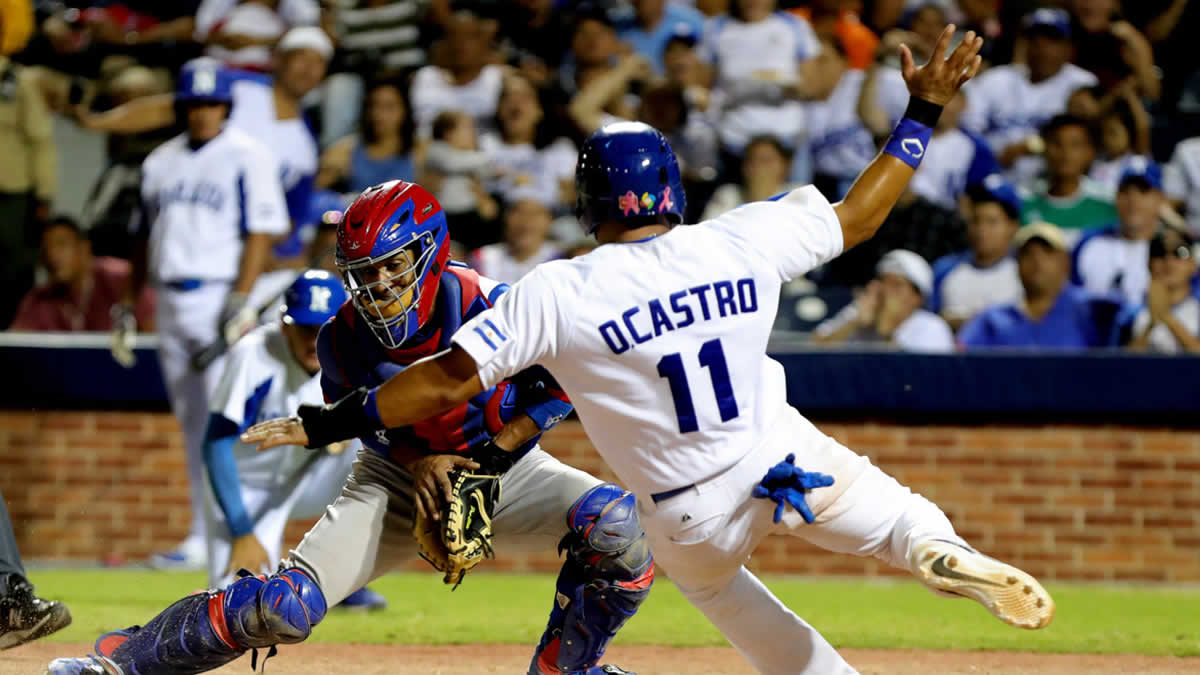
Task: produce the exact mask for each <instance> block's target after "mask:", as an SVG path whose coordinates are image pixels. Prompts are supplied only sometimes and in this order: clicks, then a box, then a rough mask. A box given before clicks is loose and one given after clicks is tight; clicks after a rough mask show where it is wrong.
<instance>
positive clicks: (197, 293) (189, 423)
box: [115, 62, 289, 558]
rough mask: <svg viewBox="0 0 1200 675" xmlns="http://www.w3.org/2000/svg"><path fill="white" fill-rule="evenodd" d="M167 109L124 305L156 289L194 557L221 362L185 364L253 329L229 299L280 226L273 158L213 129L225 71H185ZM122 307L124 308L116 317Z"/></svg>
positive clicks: (282, 214)
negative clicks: (165, 137)
mask: <svg viewBox="0 0 1200 675" xmlns="http://www.w3.org/2000/svg"><path fill="white" fill-rule="evenodd" d="M176 100H177V102H178V105H180V106H181V107H183V108H186V114H187V121H188V131H187V132H186V133H183V134H180V135H179V136H176V137H175V138H173V139H171V140H169V141H167V142H166V143H164V144H162V145H161V146H159V147H158V148H157V149H155V150H154V152H152V153H150V156H149V157H147V158H146V161H145V162H144V164H143V165H142V172H143V175H142V199H143V202H144V204H145V212H146V222H145V226H146V227H148V229H149V240H148V244H147V255H146V256H144V257H140V258H138V259H136V260H135V268H134V283H133V284H131V286H132V287H133V288H132V289H131V293H133V294H134V295H132V296H131V297H137V295H136V294H137V293H140V291H141V288H140V287H141V285H142V283H144V282H145V281H147V273H148V275H149V279H148V281H149V282H150V283H153V284H154V285H155V286H157V287H158V293H157V307H156V312H157V321H158V334H159V361H160V363H161V365H162V369H163V377H164V379H165V380H166V385H167V393H168V396H169V397H170V400H171V410H172V411H173V412H174V413H175V416H176V417H177V418H178V419H179V423H180V426H181V427H182V428H183V433H184V442H185V445H186V448H187V459H188V481H189V485H190V489H191V496H192V523H191V531H190V533H189V536H188V540H187V541H186V542H185V546H184V547H182V548H183V549H186V550H190V551H191V552H192V557H193V558H196V557H199V556H198V555H197V553H199V554H200V555H202V552H203V550H204V537H205V535H204V532H205V519H204V515H203V514H204V510H205V503H206V499H207V498H206V492H207V488H206V486H205V479H204V459H203V452H202V443H201V441H202V439H203V437H204V426H205V422H206V421H207V418H208V411H209V405H208V400H209V398H208V395H209V393H210V392H211V391H212V390H213V388H214V387H215V386H216V380H217V377H219V375H220V374H221V371H222V363H221V360H220V359H218V360H217V361H215V362H214V363H213V364H212V365H211V366H210V367H208V368H207V369H205V370H204V371H201V372H197V371H195V370H194V369H193V368H192V367H191V365H190V363H189V361H190V359H191V358H192V355H193V354H195V353H196V352H197V351H199V350H201V349H203V348H204V347H205V346H207V345H209V344H210V343H212V342H213V341H214V340H216V338H217V335H218V333H219V332H222V331H223V332H225V333H226V334H227V339H228V338H229V337H232V339H230V340H229V343H230V344H232V343H233V342H234V341H235V340H236V338H237V337H239V336H240V335H241V334H242V333H244V332H245V331H246V330H249V329H250V328H253V326H254V316H253V312H252V311H251V312H249V313H247V312H246V311H245V310H246V309H248V308H245V307H244V306H243V305H244V301H241V302H239V301H238V300H237V299H239V298H244V297H245V294H246V293H248V292H249V290H250V288H251V287H252V286H253V284H254V281H255V279H256V278H257V277H258V275H259V272H260V271H261V270H262V268H263V265H264V263H265V262H266V260H267V257H268V255H269V252H270V246H271V241H272V239H273V238H274V237H277V236H280V235H282V234H284V233H286V232H287V231H288V229H289V224H288V216H287V207H286V205H285V202H284V196H283V190H282V188H281V187H280V183H279V169H278V164H277V162H276V161H275V158H274V156H273V155H272V154H271V153H270V152H269V151H268V150H267V149H266V147H264V146H263V145H261V144H260V143H259V142H258V141H256V140H255V139H253V138H251V137H250V136H248V135H246V134H245V133H243V132H241V131H238V130H237V129H233V128H230V127H228V126H225V127H223V126H222V125H223V123H224V120H225V117H226V115H227V113H228V108H229V104H230V100H231V98H230V89H229V81H228V79H227V78H226V76H225V73H224V71H223V70H221V69H220V68H216V67H213V66H212V64H211V63H208V62H195V63H193V64H190V65H189V66H187V67H185V68H184V70H183V71H182V72H181V73H180V79H179V88H178V91H177V92H176ZM147 262H148V265H147V264H146V263H147ZM131 306H132V304H131V302H127V304H126V305H125V306H124V308H123V309H122V310H121V311H122V312H128V311H129V309H128V308H129V307H131ZM115 323H117V324H118V325H120V324H122V323H124V322H123V321H118V322H115Z"/></svg>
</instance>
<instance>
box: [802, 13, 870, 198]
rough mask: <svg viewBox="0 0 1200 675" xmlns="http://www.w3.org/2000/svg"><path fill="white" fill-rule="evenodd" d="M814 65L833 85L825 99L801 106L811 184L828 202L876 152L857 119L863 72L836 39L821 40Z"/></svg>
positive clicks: (843, 193) (848, 184)
mask: <svg viewBox="0 0 1200 675" xmlns="http://www.w3.org/2000/svg"><path fill="white" fill-rule="evenodd" d="M816 60H817V62H818V63H819V64H820V67H821V68H822V70H825V71H827V72H828V73H829V75H830V77H834V78H835V79H836V81H837V84H836V85H835V86H834V88H833V92H832V93H831V94H830V95H829V97H828V98H826V99H824V100H820V101H811V102H808V103H806V104H805V108H806V110H805V113H804V115H805V118H806V120H807V121H806V122H805V131H806V133H807V134H808V151H809V152H810V153H811V154H812V164H813V184H814V185H816V186H817V187H818V188H819V189H820V190H821V192H822V193H823V194H824V195H825V197H826V198H827V199H829V200H831V201H837V200H839V199H841V198H842V197H843V196H844V195H845V194H846V190H848V189H849V188H850V184H851V183H853V182H854V179H855V178H857V177H858V174H859V172H860V171H862V168H863V167H864V166H866V165H867V164H868V163H870V161H871V159H872V158H874V156H875V153H876V146H875V140H874V138H872V134H871V132H870V130H868V129H867V127H866V125H864V124H863V122H862V118H860V117H859V116H858V113H857V107H858V102H859V96H860V94H861V92H862V86H863V79H864V78H865V77H866V73H864V72H863V71H862V70H854V69H852V68H851V67H850V62H849V60H848V59H847V56H846V50H845V49H844V48H843V47H842V41H841V39H840V38H838V37H836V36H834V37H831V38H829V39H825V38H822V40H821V53H820V55H819V56H817V59H816Z"/></svg>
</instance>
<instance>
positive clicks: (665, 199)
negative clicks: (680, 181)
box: [658, 185, 675, 213]
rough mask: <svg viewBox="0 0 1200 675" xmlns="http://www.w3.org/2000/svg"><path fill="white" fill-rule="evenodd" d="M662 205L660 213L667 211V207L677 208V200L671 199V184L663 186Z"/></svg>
mask: <svg viewBox="0 0 1200 675" xmlns="http://www.w3.org/2000/svg"><path fill="white" fill-rule="evenodd" d="M660 204H661V206H660V208H659V209H658V212H659V213H663V212H665V211H666V210H667V209H671V208H675V202H673V201H671V186H670V185H667V186H665V187H663V191H662V201H661V202H660Z"/></svg>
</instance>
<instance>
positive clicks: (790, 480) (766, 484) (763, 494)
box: [753, 453, 833, 523]
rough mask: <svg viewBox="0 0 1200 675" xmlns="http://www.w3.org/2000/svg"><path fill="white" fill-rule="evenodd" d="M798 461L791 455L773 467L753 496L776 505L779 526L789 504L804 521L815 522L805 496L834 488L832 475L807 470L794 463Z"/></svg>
mask: <svg viewBox="0 0 1200 675" xmlns="http://www.w3.org/2000/svg"><path fill="white" fill-rule="evenodd" d="M795 460H796V454H795V453H791V454H789V455H788V456H787V457H786V458H785V459H784V460H783V461H782V462H780V463H778V464H776V465H775V466H773V467H771V470H770V471H768V472H767V475H765V476H763V479H762V480H761V481H760V482H759V484H758V485H755V486H754V493H753V495H754V497H756V498H758V499H770V500H771V501H773V502H775V504H776V505H777V506H776V507H775V522H776V523H778V522H779V521H780V520H782V519H783V510H784V509H785V508H786V506H787V505H788V504H791V505H792V508H794V509H796V510H797V511H799V512H800V516H801V517H802V518H804V522H806V523H812V522H813V520H815V518H814V517H813V512H812V509H810V508H808V503H807V502H805V501H804V493H805V492H806V491H808V490H812V489H813V488H819V487H829V486H830V485H833V476H828V475H826V474H823V473H817V472H815V471H805V470H804V469H801V468H800V467H798V466H795V465H794V464H793V462H794V461H795Z"/></svg>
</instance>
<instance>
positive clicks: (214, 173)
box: [142, 127, 290, 282]
mask: <svg viewBox="0 0 1200 675" xmlns="http://www.w3.org/2000/svg"><path fill="white" fill-rule="evenodd" d="M277 167H278V164H277V163H276V161H275V157H274V155H272V154H271V152H270V151H268V150H267V149H266V147H264V146H263V145H262V144H261V143H259V142H258V141H257V140H255V139H253V138H251V137H250V136H248V135H246V134H245V133H243V132H241V131H239V130H237V129H233V128H228V127H227V128H226V129H224V130H223V131H222V132H221V133H220V134H218V135H217V136H216V137H215V138H213V139H212V140H210V141H208V142H207V143H205V144H204V145H202V146H200V147H199V148H197V149H195V150H193V149H192V148H191V147H190V146H189V144H188V138H187V134H181V135H179V136H176V137H175V138H172V139H171V140H169V141H167V142H166V143H163V144H162V145H160V146H159V147H158V148H155V150H154V152H152V153H150V156H149V157H147V158H146V161H145V162H144V163H143V164H142V199H143V201H144V203H145V204H146V207H147V212H148V214H149V218H148V221H149V222H148V224H149V226H150V248H149V252H150V271H151V274H153V275H154V279H155V280H156V281H158V282H171V281H180V280H185V279H201V280H207V281H233V280H234V279H235V278H236V277H237V271H238V264H239V263H240V261H241V259H242V245H243V241H242V240H243V238H244V236H245V235H246V234H247V233H251V232H253V233H258V232H261V233H266V234H276V235H278V234H284V233H285V232H287V231H288V230H289V229H290V225H289V223H288V215H287V206H286V204H285V203H284V197H283V190H282V189H281V188H280V185H279V170H278V168H277Z"/></svg>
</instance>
